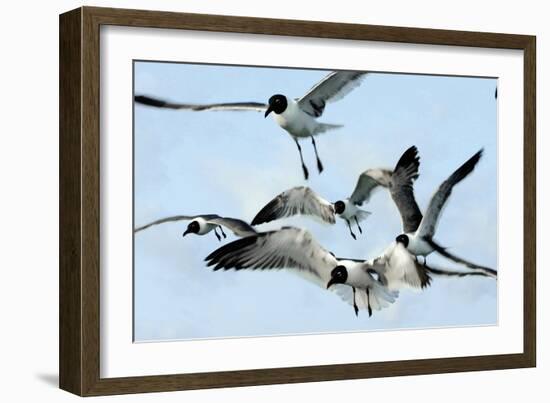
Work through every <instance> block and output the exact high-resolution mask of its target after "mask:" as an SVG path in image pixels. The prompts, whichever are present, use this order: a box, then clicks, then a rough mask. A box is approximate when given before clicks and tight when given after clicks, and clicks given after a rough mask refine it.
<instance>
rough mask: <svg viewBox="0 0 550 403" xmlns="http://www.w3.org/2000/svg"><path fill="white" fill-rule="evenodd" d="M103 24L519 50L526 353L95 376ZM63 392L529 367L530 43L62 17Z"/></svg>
mask: <svg viewBox="0 0 550 403" xmlns="http://www.w3.org/2000/svg"><path fill="white" fill-rule="evenodd" d="M101 25H124V26H133V27H154V28H174V29H187V30H202V31H216V32H238V33H252V34H269V35H287V36H303V37H318V38H335V39H352V40H369V41H385V42H402V43H418V44H436V45H458V46H474V47H482V48H501V49H503V48H505V49H521V50H523V51H524V132H523V136H524V349H523V353H521V354H504V355H491V356H475V357H456V358H441V359H422V360H408V361H393V362H375V363H360V364H342V365H323V366H308V367H292V368H276V369H255V370H246V371H228V372H210V373H194V374H174V375H158V376H140V377H127V378H100V372H99V368H100V366H99V364H100V363H99V348H100V346H99V334H100V333H99V332H100V318H99V286H100V284H99V239H100V233H99V178H100V172H99V68H100V64H99V63H100V62H99V28H100V26H101ZM59 40H60V59H59V61H60V80H59V81H60V83H59V92H60V115H59V124H60V144H59V147H60V251H59V254H60V255H59V259H60V274H59V285H60V288H59V290H60V291H59V302H60V308H59V326H60V343H59V367H60V369H59V371H60V377H59V379H60V387H61V388H62V389H64V390H67V391H69V392H72V393H75V394H77V395H80V396H93V395H111V394H120V393H138V392H160V391H169V390H185V389H200V388H219V387H231V386H247V385H265V384H277V383H295V382H313V381H327V380H341V379H357V378H371V377H372V378H374V377H386V376H400V375H416V374H431V373H448V372H459V371H481V370H494V369H507V368H524V367H534V366H535V365H536V311H535V308H536V307H535V302H536V294H535V293H536V287H535V279H536V277H535V275H536V260H535V254H536V216H535V214H536V213H535V209H536V204H535V203H536V200H535V196H536V183H535V181H536V171H535V166H536V162H535V158H536V148H535V120H536V119H535V112H536V108H535V103H536V92H535V91H536V86H535V83H536V80H535V74H536V68H535V61H536V38H535V37H534V36H527V35H510V34H496V33H484V32H462V31H447V30H436V29H419V28H401V27H389V26H375V25H357V24H339V23H329V22H314V21H295V20H275V19H264V18H249V17H228V16H219V15H203V14H184V13H171V12H158V11H141V10H122V9H110V8H96V7H82V8H78V9H75V10H73V11H69V12H67V13H65V14H62V15H61V16H60V37H59Z"/></svg>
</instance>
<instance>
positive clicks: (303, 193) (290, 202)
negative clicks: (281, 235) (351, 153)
mask: <svg viewBox="0 0 550 403" xmlns="http://www.w3.org/2000/svg"><path fill="white" fill-rule="evenodd" d="M417 153H418V150H417V149H416V147H415V146H412V147H410V148H408V149H407V150H406V151H405V152H404V153H403V155H402V156H401V157H400V158H399V160H398V162H397V164H396V166H395V168H394V169H393V171H392V170H390V169H385V168H375V169H368V170H366V171H365V172H363V173H362V174H361V175H359V179H358V180H357V184H356V185H355V189H354V190H353V192H352V194H351V196H349V197H348V198H346V199H343V200H338V201H336V202H335V203H331V202H329V201H327V200H325V199H324V198H323V197H321V196H320V195H319V194H317V193H316V192H315V191H313V190H312V189H311V188H309V187H306V186H297V187H294V188H292V189H289V190H286V191H284V192H283V193H281V194H279V195H277V196H276V197H275V198H274V199H273V200H271V201H270V202H269V203H267V204H266V205H265V206H264V207H263V208H262V209H261V210H260V211H259V212H258V214H256V217H254V219H253V220H252V223H251V224H252V225H259V224H263V223H267V222H270V221H273V220H278V219H280V218H283V217H290V216H293V215H296V214H303V215H309V216H314V217H317V218H320V219H321V220H323V221H324V222H326V223H329V224H334V223H335V222H336V221H335V215H338V216H339V217H340V218H341V219H343V220H344V221H346V223H347V225H348V228H349V232H350V235H351V236H352V238H353V239H357V237H356V236H355V234H354V232H353V230H352V228H351V221H352V220H353V221H355V224H356V225H357V228H358V229H359V233H361V234H362V233H363V230H362V229H361V225H360V224H359V222H361V221H362V220H364V219H366V218H367V217H368V216H369V215H370V214H371V213H370V212H369V211H365V210H363V209H360V208H359V206H362V205H363V203H367V202H368V201H369V200H370V197H371V194H372V193H373V191H374V190H375V189H376V188H378V187H384V188H387V189H389V191H390V194H391V195H392V197H393V196H394V189H395V188H396V187H397V186H401V185H403V186H406V185H407V184H409V183H411V184H412V181H413V180H415V179H417V178H418V167H419V165H420V158H419V157H418V155H417Z"/></svg>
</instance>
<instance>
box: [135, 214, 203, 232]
mask: <svg viewBox="0 0 550 403" xmlns="http://www.w3.org/2000/svg"><path fill="white" fill-rule="evenodd" d="M212 216H213V215H212ZM196 217H198V216H190V215H174V216H170V217H164V218H160V219H158V220H155V221H151V222H150V223H148V224H145V225H142V226H140V227H137V228H135V229H134V232H139V231H143V230H144V229H147V228H149V227H152V226H153V225H159V224H164V223H166V222H172V221H185V220H193V219H195V218H196Z"/></svg>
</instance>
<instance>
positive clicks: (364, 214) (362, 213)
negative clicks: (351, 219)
mask: <svg viewBox="0 0 550 403" xmlns="http://www.w3.org/2000/svg"><path fill="white" fill-rule="evenodd" d="M357 210H358V211H357V214H355V217H357V221H363V220H366V219H367V217H368V216H370V215H371V214H372V213H371V212H370V211H367V210H361V209H357Z"/></svg>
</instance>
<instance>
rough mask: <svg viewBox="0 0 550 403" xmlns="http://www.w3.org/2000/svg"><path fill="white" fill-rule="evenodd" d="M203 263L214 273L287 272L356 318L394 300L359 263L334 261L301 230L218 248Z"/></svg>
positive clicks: (259, 236)
mask: <svg viewBox="0 0 550 403" xmlns="http://www.w3.org/2000/svg"><path fill="white" fill-rule="evenodd" d="M205 261H207V262H208V266H212V267H213V269H214V270H221V269H223V270H229V269H234V270H243V269H249V270H255V269H288V271H289V272H292V273H296V274H298V275H300V276H302V277H303V278H305V279H307V280H309V281H312V282H313V283H315V284H317V285H318V286H320V287H322V288H326V289H328V288H330V289H331V290H333V291H335V292H336V293H337V294H338V295H339V296H340V297H341V298H342V299H343V300H344V301H346V302H348V303H350V304H351V305H352V306H353V309H354V312H355V314H356V315H357V314H358V312H359V310H360V309H366V310H367V311H368V314H369V316H371V315H372V311H373V310H380V309H382V308H385V307H387V306H389V305H390V304H392V303H393V302H394V301H395V300H396V298H397V296H398V293H397V292H395V291H390V290H388V288H387V287H385V286H384V285H383V284H382V283H381V282H380V281H379V280H378V279H377V278H376V277H375V276H373V275H372V274H371V272H369V271H367V270H365V269H364V265H363V264H362V263H360V262H359V261H353V260H348V259H339V258H337V257H335V256H334V254H332V253H331V252H329V251H327V250H326V249H324V248H323V247H322V246H321V245H320V244H319V243H318V242H317V241H316V240H315V238H314V237H313V236H312V235H311V233H310V232H309V231H307V230H305V229H301V228H295V227H283V228H282V229H280V230H277V231H268V232H260V233H257V234H255V235H253V236H249V237H246V238H242V239H238V240H236V241H233V242H230V243H228V244H226V245H224V246H222V247H220V248H218V249H217V250H215V251H214V252H212V253H211V254H210V255H208V256H207V257H206V259H205ZM337 283H339V284H340V285H338V284H337ZM348 285H349V286H348Z"/></svg>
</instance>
